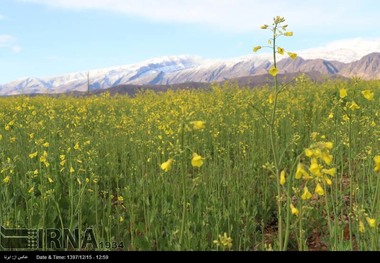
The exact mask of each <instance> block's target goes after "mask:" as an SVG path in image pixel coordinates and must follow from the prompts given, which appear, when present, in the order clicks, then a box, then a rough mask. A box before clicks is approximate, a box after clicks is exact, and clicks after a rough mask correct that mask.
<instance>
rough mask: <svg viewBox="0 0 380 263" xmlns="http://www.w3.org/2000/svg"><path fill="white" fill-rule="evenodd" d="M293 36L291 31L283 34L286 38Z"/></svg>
mask: <svg viewBox="0 0 380 263" xmlns="http://www.w3.org/2000/svg"><path fill="white" fill-rule="evenodd" d="M293 35H294V33H293V32H291V31H289V32H285V33H284V36H286V37H292V36H293Z"/></svg>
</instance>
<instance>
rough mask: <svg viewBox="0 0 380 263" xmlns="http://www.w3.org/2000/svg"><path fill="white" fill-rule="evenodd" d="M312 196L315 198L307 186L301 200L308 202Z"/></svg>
mask: <svg viewBox="0 0 380 263" xmlns="http://www.w3.org/2000/svg"><path fill="white" fill-rule="evenodd" d="M312 196H313V195H312V194H311V193H310V191H309V188H307V186H305V187H304V188H303V194H302V195H301V198H302V199H303V200H308V199H310V198H311V197H312Z"/></svg>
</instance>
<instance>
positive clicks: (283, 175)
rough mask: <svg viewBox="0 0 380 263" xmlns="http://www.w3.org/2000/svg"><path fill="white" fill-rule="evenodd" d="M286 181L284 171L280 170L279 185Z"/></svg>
mask: <svg viewBox="0 0 380 263" xmlns="http://www.w3.org/2000/svg"><path fill="white" fill-rule="evenodd" d="M285 183H286V173H285V171H282V172H281V173H280V185H284V184H285Z"/></svg>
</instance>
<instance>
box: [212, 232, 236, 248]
mask: <svg viewBox="0 0 380 263" xmlns="http://www.w3.org/2000/svg"><path fill="white" fill-rule="evenodd" d="M213 243H214V244H216V245H217V246H223V247H224V248H228V249H231V248H232V238H231V237H228V236H227V233H224V234H223V236H222V235H219V239H218V240H214V241H213Z"/></svg>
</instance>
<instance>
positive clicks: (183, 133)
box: [179, 122, 186, 248]
mask: <svg viewBox="0 0 380 263" xmlns="http://www.w3.org/2000/svg"><path fill="white" fill-rule="evenodd" d="M184 145H185V123H184V122H183V123H182V127H181V151H182V156H183V153H184ZM182 159H184V158H183V157H182ZM181 174H182V220H181V231H180V235H179V245H180V248H181V246H182V245H183V244H182V242H183V232H184V231H185V220H186V168H185V160H182V162H181Z"/></svg>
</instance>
